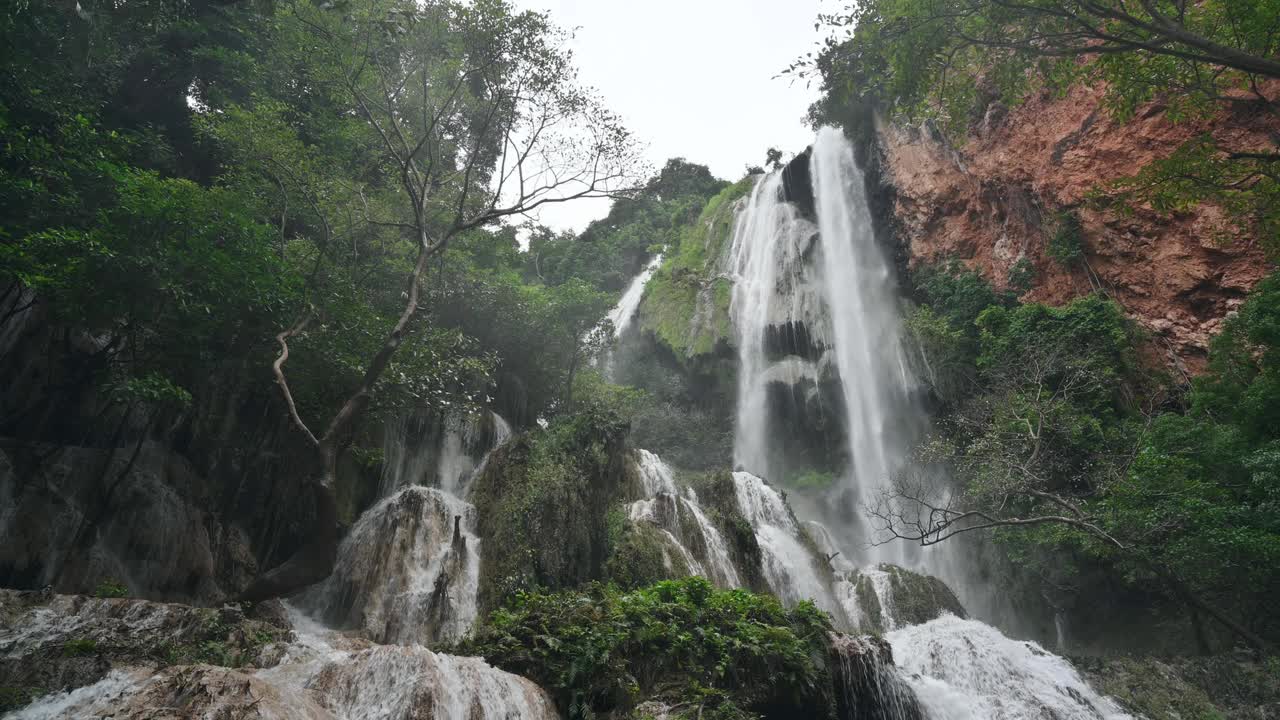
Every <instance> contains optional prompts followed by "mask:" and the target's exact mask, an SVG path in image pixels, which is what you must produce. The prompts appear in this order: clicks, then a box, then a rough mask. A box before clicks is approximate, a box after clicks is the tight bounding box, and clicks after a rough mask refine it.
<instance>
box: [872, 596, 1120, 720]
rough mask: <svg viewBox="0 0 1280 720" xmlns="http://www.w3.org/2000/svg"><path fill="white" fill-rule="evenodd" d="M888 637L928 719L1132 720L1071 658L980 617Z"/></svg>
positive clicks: (927, 625) (912, 628) (945, 618)
mask: <svg viewBox="0 0 1280 720" xmlns="http://www.w3.org/2000/svg"><path fill="white" fill-rule="evenodd" d="M886 639H888V641H889V643H890V644H891V645H892V646H893V655H894V657H895V658H896V659H897V662H898V665H899V666H900V667H901V668H903V669H904V670H906V671H907V672H909V673H914V674H915V675H914V676H913V677H912V678H911V680H910V682H911V684H912V686H913V687H914V688H915V689H916V694H917V695H918V696H919V698H920V700H921V703H922V704H923V705H924V706H925V707H926V708H927V709H928V711H929V717H930V718H931V720H986V719H987V718H1000V719H1001V720H1040V718H1054V720H1100V719H1105V720H1126V719H1127V720H1131V716H1129V715H1127V714H1125V713H1124V712H1122V711H1121V710H1120V708H1118V707H1117V706H1116V704H1115V703H1114V702H1112V701H1110V700H1108V699H1106V698H1104V697H1101V696H1099V695H1098V694H1097V693H1096V692H1094V691H1093V689H1092V688H1090V687H1089V685H1088V684H1087V683H1085V681H1084V680H1083V679H1081V677H1080V675H1079V673H1077V672H1076V670H1075V668H1073V667H1072V666H1071V663H1069V662H1067V661H1066V660H1064V659H1062V658H1060V657H1058V656H1057V655H1053V654H1051V653H1049V652H1047V651H1046V650H1044V649H1043V648H1041V647H1040V646H1039V645H1037V644H1035V643H1033V642H1026V641H1021V640H1012V639H1010V638H1007V637H1005V636H1004V635H1002V634H1001V633H1000V632H999V631H998V630H996V629H995V628H993V627H991V626H989V625H985V624H983V623H980V622H978V621H976V620H962V619H960V618H958V617H955V616H954V615H946V616H943V617H941V618H938V619H937V620H932V621H930V622H927V623H924V624H923V625H913V626H910V627H906V628H902V629H900V630H895V631H893V632H891V633H889V634H888V635H887V636H886Z"/></svg>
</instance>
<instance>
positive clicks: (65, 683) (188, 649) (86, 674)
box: [0, 590, 290, 711]
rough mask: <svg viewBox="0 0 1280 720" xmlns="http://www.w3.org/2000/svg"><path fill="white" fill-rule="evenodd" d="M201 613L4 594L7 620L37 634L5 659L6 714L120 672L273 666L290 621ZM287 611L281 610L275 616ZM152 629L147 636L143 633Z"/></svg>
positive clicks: (2, 696) (0, 681)
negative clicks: (191, 666)
mask: <svg viewBox="0 0 1280 720" xmlns="http://www.w3.org/2000/svg"><path fill="white" fill-rule="evenodd" d="M266 605H274V606H279V603H278V601H277V602H272V603H263V604H261V605H259V606H250V607H248V608H247V614H246V609H245V608H244V607H241V606H235V605H227V606H224V607H222V608H216V609H215V608H197V607H192V606H189V605H179V604H173V603H159V602H151V601H148V600H138V599H125V598H94V597H88V596H83V595H53V594H46V593H41V592H21V591H14V590H0V620H2V621H4V622H5V623H6V625H7V626H11V627H30V628H33V632H32V633H31V634H29V635H27V636H25V637H24V638H23V640H22V642H21V643H20V644H19V645H15V647H13V648H10V649H9V651H8V654H7V655H6V656H5V657H3V658H0V710H5V711H7V710H14V709H17V708H19V707H23V706H25V705H27V704H29V703H30V702H32V701H33V700H35V699H36V698H38V697H40V696H41V695H44V694H47V693H50V692H60V691H63V690H70V689H74V688H78V687H83V686H85V685H89V684H92V683H94V682H97V681H98V680H100V679H102V678H103V677H104V676H106V674H107V673H108V672H110V671H111V669H112V668H120V667H144V668H153V669H161V668H165V667H168V666H172V665H179V664H182V665H186V664H193V663H203V664H207V665H220V666H224V667H242V666H248V665H253V666H258V667H265V666H267V665H269V664H271V663H272V662H273V654H272V651H271V648H270V647H268V646H272V647H274V646H275V644H276V643H277V642H278V641H282V640H285V639H287V637H288V635H289V632H290V628H289V626H288V623H287V620H286V621H283V623H284V624H283V625H282V624H280V621H276V620H272V619H269V618H268V616H269V615H270V614H271V613H268V612H266V610H264V609H263V606H266ZM281 613H283V609H282V608H281V609H279V610H278V611H277V612H276V613H275V614H276V615H279V614H281ZM139 627H142V628H146V632H139V631H138V628H139Z"/></svg>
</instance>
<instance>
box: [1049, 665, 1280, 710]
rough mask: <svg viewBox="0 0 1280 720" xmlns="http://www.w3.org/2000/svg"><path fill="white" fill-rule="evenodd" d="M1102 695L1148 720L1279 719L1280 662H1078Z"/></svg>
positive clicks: (1079, 666)
mask: <svg viewBox="0 0 1280 720" xmlns="http://www.w3.org/2000/svg"><path fill="white" fill-rule="evenodd" d="M1073 662H1074V663H1075V665H1076V667H1078V668H1080V670H1081V671H1083V672H1084V674H1085V675H1086V677H1087V678H1088V679H1089V680H1090V682H1091V683H1093V685H1094V687H1096V688H1098V690H1099V691H1101V692H1102V693H1104V694H1106V695H1109V696H1111V697H1112V698H1114V699H1115V700H1116V701H1118V702H1119V703H1120V704H1121V705H1122V706H1124V708H1125V709H1126V710H1128V711H1129V712H1132V713H1135V714H1140V715H1141V716H1142V717H1145V718H1147V720H1264V719H1268V718H1275V717H1280V658H1269V659H1266V660H1256V659H1253V658H1251V657H1244V656H1235V655H1218V656H1209V657H1168V658H1153V657H1114V658H1097V657H1087V658H1075V659H1074V660H1073Z"/></svg>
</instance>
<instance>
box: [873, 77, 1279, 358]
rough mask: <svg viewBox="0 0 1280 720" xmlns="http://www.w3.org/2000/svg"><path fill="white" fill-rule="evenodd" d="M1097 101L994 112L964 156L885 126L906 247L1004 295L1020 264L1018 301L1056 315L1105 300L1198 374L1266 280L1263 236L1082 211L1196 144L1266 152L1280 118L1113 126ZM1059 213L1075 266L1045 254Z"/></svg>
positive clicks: (1087, 95)
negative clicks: (1228, 322)
mask: <svg viewBox="0 0 1280 720" xmlns="http://www.w3.org/2000/svg"><path fill="white" fill-rule="evenodd" d="M1102 94H1103V92H1102V90H1101V89H1099V88H1088V87H1076V88H1074V89H1072V90H1071V91H1070V92H1069V93H1068V94H1067V95H1066V96H1065V97H1060V98H1058V97H1054V96H1053V95H1050V94H1048V93H1045V94H1042V95H1039V96H1035V97H1032V98H1029V99H1028V100H1027V101H1026V102H1025V103H1024V104H1022V105H1021V106H1019V107H1017V108H1014V109H1012V110H1008V109H1006V108H1004V107H1002V106H1000V105H999V104H993V105H992V106H991V107H989V108H988V110H987V112H986V115H985V117H984V118H983V120H982V122H981V123H979V124H978V125H977V126H976V127H975V128H974V129H973V131H972V132H971V134H970V136H969V137H968V138H967V139H966V140H965V142H964V144H963V146H961V147H953V146H951V145H950V144H948V143H947V142H946V141H945V140H944V139H943V138H942V137H940V136H939V134H938V133H937V132H936V131H934V130H933V129H932V128H931V127H930V126H928V125H926V126H923V127H897V126H887V125H882V126H881V128H880V131H879V134H880V141H881V147H882V148H883V151H884V160H885V175H886V177H885V180H886V181H887V182H888V183H890V184H891V185H892V186H893V187H894V189H895V190H896V198H895V199H894V201H893V202H894V215H895V224H896V226H897V227H896V230H897V236H898V241H899V242H900V243H902V245H903V246H904V247H905V248H906V249H907V251H908V256H909V262H910V263H911V264H913V265H914V264H918V263H922V262H930V261H935V260H939V259H943V258H949V257H951V258H958V259H960V260H962V261H964V262H965V263H966V264H967V265H969V266H970V267H972V268H975V269H977V270H979V271H980V272H982V274H983V275H984V276H986V277H987V279H988V280H990V281H992V282H993V283H994V284H995V285H996V286H998V287H1007V286H1009V284H1010V273H1011V271H1014V270H1015V266H1016V265H1017V264H1019V261H1020V260H1022V259H1023V258H1025V259H1026V261H1027V263H1029V264H1030V266H1031V267H1032V268H1034V271H1035V281H1034V285H1033V287H1032V288H1031V289H1030V291H1029V292H1027V293H1026V294H1025V295H1024V296H1023V299H1024V300H1034V301H1042V302H1047V303H1050V304H1060V303H1063V302H1066V301H1068V300H1070V299H1072V298H1074V297H1077V296H1079V295H1081V294H1084V293H1087V292H1090V291H1091V290H1093V289H1095V288H1102V289H1104V290H1105V291H1107V292H1108V293H1109V294H1111V295H1112V296H1113V297H1114V298H1115V299H1116V300H1117V301H1118V302H1120V303H1121V305H1123V306H1124V307H1125V309H1126V310H1127V311H1128V312H1129V314H1130V315H1131V316H1132V317H1133V318H1134V319H1135V320H1136V321H1137V322H1138V323H1140V324H1141V325H1142V326H1143V327H1145V328H1147V329H1148V330H1150V331H1151V332H1152V334H1153V337H1154V339H1155V340H1156V344H1157V347H1158V348H1160V349H1161V350H1163V351H1164V353H1165V354H1166V356H1167V358H1168V359H1169V361H1170V362H1171V363H1173V364H1175V365H1177V366H1180V367H1181V368H1183V369H1186V370H1189V371H1191V372H1194V371H1195V370H1196V369H1197V368H1198V367H1200V366H1201V365H1202V364H1203V359H1204V356H1205V351H1206V349H1207V347H1208V341H1209V339H1210V337H1212V336H1213V334H1214V333H1216V332H1217V331H1218V330H1219V329H1220V327H1221V323H1222V320H1223V318H1224V316H1226V315H1227V314H1228V313H1230V312H1231V311H1232V310H1234V309H1235V308H1236V307H1238V306H1239V304H1240V303H1241V302H1242V300H1243V297H1244V296H1245V294H1246V293H1247V292H1248V291H1249V289H1250V288H1252V287H1253V285H1254V284H1255V283H1256V282H1257V281H1258V280H1259V279H1260V278H1262V277H1263V275H1265V274H1266V272H1267V262H1266V260H1265V257H1264V254H1263V251H1262V249H1261V247H1260V243H1259V241H1258V238H1257V237H1254V236H1252V235H1251V234H1250V233H1249V232H1248V231H1243V232H1242V231H1239V230H1234V231H1233V230H1232V229H1231V227H1230V225H1229V223H1227V222H1226V220H1227V218H1226V217H1225V215H1224V213H1223V211H1222V210H1221V209H1220V208H1217V207H1213V206H1208V205H1202V206H1200V207H1197V208H1194V209H1192V210H1190V211H1188V212H1184V213H1179V214H1177V215H1175V216H1172V217H1169V216H1162V215H1159V214H1157V213H1155V212H1153V211H1151V210H1150V209H1147V208H1137V209H1136V212H1134V213H1133V214H1131V215H1125V214H1122V213H1119V212H1117V211H1114V210H1110V209H1099V208H1095V207H1091V206H1090V205H1089V204H1088V203H1086V202H1085V200H1086V197H1087V195H1088V193H1089V192H1090V191H1091V190H1092V189H1093V188H1095V187H1096V186H1098V185H1099V184H1102V183H1106V182H1108V181H1111V180H1115V179H1119V178H1123V177H1127V176H1131V175H1133V174H1135V173H1136V172H1137V171H1138V170H1139V169H1140V168H1142V167H1143V166H1145V165H1146V164H1148V163H1149V162H1151V161H1152V160H1156V159H1159V158H1162V157H1165V156H1167V155H1168V154H1169V153H1171V152H1172V151H1173V150H1174V149H1175V148H1177V147H1178V146H1179V145H1181V144H1182V143H1183V142H1185V141H1187V140H1188V139H1191V138H1193V137H1195V136H1197V135H1199V134H1202V133H1206V132H1207V133H1212V134H1213V135H1214V137H1215V138H1217V139H1218V140H1220V141H1229V143H1230V144H1231V145H1233V146H1237V147H1248V146H1253V145H1257V146H1262V145H1265V144H1266V142H1267V135H1268V133H1273V132H1276V131H1277V128H1276V127H1275V125H1276V123H1275V121H1274V116H1270V117H1268V116H1266V115H1264V114H1262V113H1255V114H1249V113H1247V112H1246V113H1241V114H1234V115H1231V116H1230V117H1227V116H1226V115H1223V116H1222V117H1218V118H1214V119H1211V120H1205V121H1189V122H1184V123H1179V124H1175V123H1172V122H1170V121H1169V120H1168V119H1167V118H1166V117H1165V116H1164V114H1163V112H1162V110H1163V108H1162V107H1161V106H1160V105H1159V104H1158V103H1150V104H1148V105H1147V106H1146V107H1144V108H1141V109H1140V111H1139V112H1138V114H1137V115H1136V116H1135V117H1134V118H1133V119H1132V120H1130V121H1127V122H1119V121H1117V120H1114V119H1112V118H1111V117H1110V116H1109V115H1108V114H1107V112H1106V110H1105V108H1104V107H1103V106H1102ZM1063 211H1070V212H1071V213H1072V214H1073V215H1074V216H1075V217H1076V218H1078V220H1079V236H1080V239H1081V241H1082V249H1083V260H1084V262H1083V263H1078V264H1077V265H1076V266H1074V267H1064V265H1063V264H1062V263H1060V262H1058V261H1056V260H1055V259H1053V258H1052V257H1051V256H1050V255H1049V254H1048V252H1047V247H1048V243H1049V239H1050V238H1051V237H1052V236H1053V234H1054V233H1055V232H1056V231H1057V229H1058V226H1059V223H1060V217H1061V216H1060V214H1061V213H1062V212H1063ZM1027 263H1022V267H1026V265H1027Z"/></svg>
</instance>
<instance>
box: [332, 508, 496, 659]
mask: <svg viewBox="0 0 1280 720" xmlns="http://www.w3.org/2000/svg"><path fill="white" fill-rule="evenodd" d="M479 580H480V539H479V538H478V537H476V535H475V508H474V507H472V506H471V505H470V504H468V503H466V502H463V501H462V500H459V499H458V498H457V497H455V496H453V495H450V494H449V493H447V492H444V491H442V490H437V489H435V488H426V487H422V486H421V485H415V486H410V487H406V488H404V489H403V490H401V491H399V492H397V493H396V494H395V495H392V496H391V497H389V498H386V499H385V500H383V501H381V502H379V503H378V504H377V505H375V506H374V507H372V508H370V509H369V510H367V511H366V512H365V513H364V514H363V515H361V516H360V520H359V521H358V522H357V523H356V525H355V527H353V528H352V529H351V532H350V533H349V534H348V535H347V537H346V538H345V539H344V540H343V542H342V546H341V548H340V549H339V551H338V561H337V563H336V564H335V566H334V569H333V574H332V575H330V576H329V578H328V579H327V580H325V581H324V583H322V584H321V585H319V586H317V587H316V588H315V589H314V590H312V591H308V592H307V594H306V598H307V604H308V606H309V607H311V608H312V609H313V610H314V611H315V612H316V613H317V615H318V616H319V617H321V618H324V619H325V621H326V622H330V623H334V624H336V625H338V626H340V627H360V628H361V629H362V630H363V631H364V633H365V635H366V636H367V637H369V638H370V639H372V640H374V641H377V642H384V643H421V644H426V645H430V644H434V643H437V642H441V641H451V640H457V639H458V638H460V637H462V635H464V634H466V632H467V630H469V629H470V628H471V624H472V623H473V622H474V621H475V618H476V593H477V590H478V588H479Z"/></svg>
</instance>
